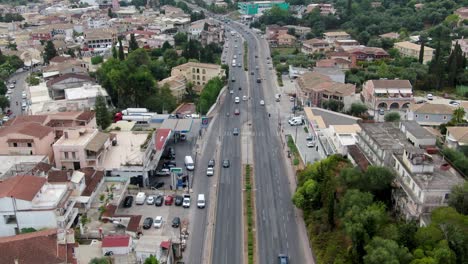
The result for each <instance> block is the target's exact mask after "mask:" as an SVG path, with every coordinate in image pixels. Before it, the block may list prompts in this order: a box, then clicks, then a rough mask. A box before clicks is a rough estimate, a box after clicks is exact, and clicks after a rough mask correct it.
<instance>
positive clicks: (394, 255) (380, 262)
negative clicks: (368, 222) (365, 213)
mask: <svg viewBox="0 0 468 264" xmlns="http://www.w3.org/2000/svg"><path fill="white" fill-rule="evenodd" d="M365 249H366V252H367V254H366V256H364V264H399V263H401V264H409V263H410V261H411V260H412V258H413V257H412V255H411V254H410V253H409V251H408V249H407V248H405V247H402V246H399V245H398V244H397V243H396V242H395V241H393V240H389V239H383V238H381V237H374V238H373V239H372V241H371V242H370V243H369V244H368V245H367V246H366V247H365Z"/></svg>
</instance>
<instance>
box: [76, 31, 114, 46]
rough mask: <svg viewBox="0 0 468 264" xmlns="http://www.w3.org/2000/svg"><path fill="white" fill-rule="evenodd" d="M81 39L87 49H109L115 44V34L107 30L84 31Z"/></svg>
mask: <svg viewBox="0 0 468 264" xmlns="http://www.w3.org/2000/svg"><path fill="white" fill-rule="evenodd" d="M83 37H84V46H85V48H87V49H109V48H111V47H112V45H113V44H114V43H116V42H117V32H116V31H115V30H113V29H107V28H97V29H88V30H85V31H84V34H83Z"/></svg>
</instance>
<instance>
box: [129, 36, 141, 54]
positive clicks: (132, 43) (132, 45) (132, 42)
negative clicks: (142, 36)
mask: <svg viewBox="0 0 468 264" xmlns="http://www.w3.org/2000/svg"><path fill="white" fill-rule="evenodd" d="M138 48H139V47H138V42H137V41H136V38H135V34H133V33H132V34H130V41H129V42H128V52H129V53H130V52H132V51H134V50H137V49H138Z"/></svg>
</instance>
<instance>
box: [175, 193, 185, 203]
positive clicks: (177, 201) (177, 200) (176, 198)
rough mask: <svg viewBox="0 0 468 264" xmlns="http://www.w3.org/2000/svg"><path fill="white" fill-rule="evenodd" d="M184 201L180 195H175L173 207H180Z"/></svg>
mask: <svg viewBox="0 0 468 264" xmlns="http://www.w3.org/2000/svg"><path fill="white" fill-rule="evenodd" d="M183 201H184V197H182V196H181V195H176V197H175V202H174V204H175V206H182V202H183Z"/></svg>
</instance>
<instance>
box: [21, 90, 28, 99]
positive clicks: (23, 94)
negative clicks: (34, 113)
mask: <svg viewBox="0 0 468 264" xmlns="http://www.w3.org/2000/svg"><path fill="white" fill-rule="evenodd" d="M26 97H27V95H26V92H25V91H23V92H22V93H21V98H22V99H26Z"/></svg>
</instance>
